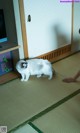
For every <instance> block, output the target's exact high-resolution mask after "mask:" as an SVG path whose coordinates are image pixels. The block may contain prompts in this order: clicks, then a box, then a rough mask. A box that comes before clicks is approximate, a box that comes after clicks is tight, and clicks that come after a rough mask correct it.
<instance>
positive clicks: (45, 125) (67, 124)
mask: <svg viewBox="0 0 80 133" xmlns="http://www.w3.org/2000/svg"><path fill="white" fill-rule="evenodd" d="M33 123H34V124H35V125H36V126H37V127H38V128H39V129H41V130H42V131H43V132H44V133H80V94H78V95H77V96H75V97H74V98H72V99H70V100H69V101H67V102H65V103H64V104H62V105H60V106H58V107H57V108H55V109H54V110H52V111H50V112H49V113H48V114H45V115H44V116H42V117H40V118H39V119H37V120H35V121H34V122H33Z"/></svg>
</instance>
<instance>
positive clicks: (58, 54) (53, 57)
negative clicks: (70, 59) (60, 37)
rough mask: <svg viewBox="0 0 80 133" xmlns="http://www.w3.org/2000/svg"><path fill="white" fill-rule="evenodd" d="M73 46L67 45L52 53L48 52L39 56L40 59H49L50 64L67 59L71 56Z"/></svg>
mask: <svg viewBox="0 0 80 133" xmlns="http://www.w3.org/2000/svg"><path fill="white" fill-rule="evenodd" d="M71 53H72V52H71V45H67V46H64V47H61V48H59V49H56V50H53V51H51V52H48V53H46V54H42V55H40V56H37V57H38V58H42V59H47V60H49V61H50V62H53V61H57V60H60V59H62V58H64V57H67V56H69V55H70V54H71Z"/></svg>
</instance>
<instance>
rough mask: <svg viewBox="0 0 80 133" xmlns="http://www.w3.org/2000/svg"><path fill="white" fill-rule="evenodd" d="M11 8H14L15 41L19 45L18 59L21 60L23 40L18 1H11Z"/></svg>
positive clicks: (22, 56)
mask: <svg viewBox="0 0 80 133" xmlns="http://www.w3.org/2000/svg"><path fill="white" fill-rule="evenodd" d="M13 6H14V14H15V23H16V30H17V40H18V45H20V48H19V57H20V59H23V58H24V50H23V40H22V31H21V22H20V13H19V3H18V0H13Z"/></svg>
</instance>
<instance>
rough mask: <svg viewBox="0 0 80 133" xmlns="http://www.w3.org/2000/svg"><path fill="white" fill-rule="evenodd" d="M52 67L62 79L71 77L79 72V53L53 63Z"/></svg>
mask: <svg viewBox="0 0 80 133" xmlns="http://www.w3.org/2000/svg"><path fill="white" fill-rule="evenodd" d="M53 66H54V69H55V70H56V71H57V72H58V73H59V74H61V75H63V76H64V77H68V76H73V75H74V74H76V73H77V72H78V71H79V70H80V52H78V53H77V54H74V55H72V56H69V57H68V58H65V59H63V60H60V61H58V62H56V63H54V64H53Z"/></svg>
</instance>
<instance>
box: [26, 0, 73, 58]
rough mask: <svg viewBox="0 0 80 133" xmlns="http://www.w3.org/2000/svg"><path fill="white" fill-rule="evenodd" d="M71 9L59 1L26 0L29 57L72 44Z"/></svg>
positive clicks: (68, 4)
mask: <svg viewBox="0 0 80 133" xmlns="http://www.w3.org/2000/svg"><path fill="white" fill-rule="evenodd" d="M71 7H72V3H66V4H65V3H60V1H59V0H42V1H40V0H35V1H32V0H24V13H25V21H26V31H27V39H28V53H29V57H35V56H39V55H41V54H44V53H47V52H50V51H52V50H55V49H57V48H59V47H62V46H64V45H67V44H70V43H71ZM28 15H30V16H31V21H30V22H29V21H28Z"/></svg>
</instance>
